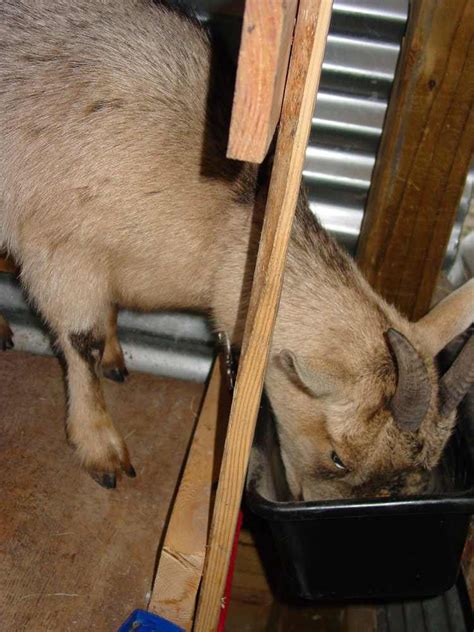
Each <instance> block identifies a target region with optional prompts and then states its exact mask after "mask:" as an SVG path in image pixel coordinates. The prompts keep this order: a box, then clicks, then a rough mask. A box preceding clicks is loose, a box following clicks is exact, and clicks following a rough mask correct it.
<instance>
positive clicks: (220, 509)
mask: <svg viewBox="0 0 474 632" xmlns="http://www.w3.org/2000/svg"><path fill="white" fill-rule="evenodd" d="M331 6H332V1H331V0H320V2H316V1H315V0H301V1H300V3H299V10H298V18H297V23H296V29H295V41H294V45H293V50H292V54H291V59H290V67H289V73H288V81H287V85H286V88H285V96H284V101H283V110H282V117H281V122H280V129H279V134H278V142H277V147H276V152H275V161H274V166H273V171H272V177H271V181H270V188H269V193H268V200H267V207H266V216H265V221H264V225H263V229H262V236H261V240H260V248H259V253H258V258H257V264H256V269H255V277H254V282H253V287H252V292H251V299H250V307H249V314H248V316H247V323H246V328H245V334H244V342H243V346H242V355H241V359H240V364H239V372H238V375H237V381H236V386H235V392H234V399H233V402H232V409H231V414H230V420H229V428H228V432H227V439H226V444H225V449H224V457H223V462H222V468H221V474H220V478H219V486H218V489H217V496H216V506H215V510H214V515H213V520H212V527H211V535H210V539H209V553H208V557H207V559H206V567H205V572H204V578H203V585H202V589H201V593H200V597H199V603H198V612H197V620H196V630H197V632H203V631H206V632H211V631H212V632H214V631H215V628H216V622H217V620H218V617H219V610H220V607H221V598H222V595H223V593H224V584H225V578H226V573H227V568H228V562H229V556H230V552H231V548H232V542H233V537H234V531H235V526H236V522H237V516H238V512H239V506H240V500H241V496H242V491H243V486H244V479H245V473H246V470H247V463H248V458H249V454H250V448H251V443H252V438H253V434H254V429H255V421H256V417H257V412H258V407H259V402H260V397H261V393H262V387H263V379H264V375H265V369H266V364H267V358H268V350H269V345H270V341H271V336H272V331H273V325H274V322H275V317H276V311H277V307H278V301H279V298H280V292H281V286H282V277H283V269H284V265H285V259H286V251H287V246H288V241H289V237H290V232H291V225H292V222H293V216H294V212H295V207H296V202H297V198H298V193H299V187H300V182H301V173H302V168H303V161H304V155H305V149H306V145H307V142H308V136H309V131H310V127H311V116H312V113H313V108H314V101H315V95H316V91H317V87H318V83H319V77H320V73H321V66H322V60H323V55H324V49H325V43H326V36H327V31H328V28H329V20H330V17H331Z"/></svg>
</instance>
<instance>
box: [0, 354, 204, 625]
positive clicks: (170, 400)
mask: <svg viewBox="0 0 474 632" xmlns="http://www.w3.org/2000/svg"><path fill="white" fill-rule="evenodd" d="M202 391H203V387H202V385H198V384H192V383H186V382H178V381H176V380H167V379H160V378H157V377H154V376H149V375H143V374H141V375H140V374H132V375H131V376H130V378H129V381H127V382H126V383H125V384H123V385H118V384H114V383H111V382H106V383H105V392H106V399H107V401H108V404H109V407H110V410H111V413H112V415H113V418H114V420H115V422H116V424H117V427H118V428H119V429H120V430H121V431H122V433H123V435H124V436H125V437H126V440H127V443H128V446H129V448H130V451H131V454H132V457H133V463H134V465H135V468H136V470H137V478H136V479H134V480H131V479H127V478H124V479H123V480H121V481H120V482H119V485H118V488H117V489H116V490H105V489H103V488H101V487H99V486H98V485H97V484H96V483H94V481H93V480H92V479H91V478H90V477H89V476H88V475H87V474H85V473H84V472H83V471H81V470H80V469H79V467H78V465H77V463H76V462H75V461H74V458H73V455H72V452H71V450H70V449H69V448H68V446H67V443H66V439H65V433H64V426H63V423H64V415H65V397H64V385H63V376H62V371H61V369H60V366H59V363H58V361H57V360H56V359H54V358H44V357H35V356H31V355H28V354H23V353H20V352H7V353H2V354H0V456H1V462H2V467H1V468H0V489H1V494H0V551H1V555H0V629H1V630H2V631H5V632H7V631H9V630H18V631H20V630H31V631H35V632H36V631H38V632H42V631H47V630H51V631H55V632H56V631H58V632H62V631H68V632H69V631H73V630H74V631H77V632H91V631H92V630H94V631H97V632H109V631H110V632H112V631H115V630H117V629H118V627H119V624H120V623H122V622H123V621H124V620H125V618H126V616H127V615H128V614H130V612H131V611H132V610H133V609H134V608H146V606H147V602H148V598H149V592H150V590H151V585H152V580H153V572H154V566H155V558H156V552H157V548H158V544H159V540H160V536H161V533H162V530H163V527H164V521H165V519H166V515H167V512H168V509H169V505H170V502H171V498H172V495H173V492H174V488H175V485H176V481H177V478H178V475H179V471H180V468H181V465H182V461H183V458H184V454H185V452H186V448H187V445H188V441H189V437H190V434H191V431H192V427H193V424H194V422H195V418H196V414H197V411H198V410H199V406H200V400H201V396H202Z"/></svg>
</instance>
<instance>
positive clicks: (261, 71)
mask: <svg viewBox="0 0 474 632" xmlns="http://www.w3.org/2000/svg"><path fill="white" fill-rule="evenodd" d="M297 6H298V0H265V1H264V2H262V0H246V3H245V12H244V21H243V26H242V38H241V42H240V51H239V65H238V68H237V78H236V84H235V92H234V105H233V108H232V119H231V124H230V133H229V145H228V148H227V157H228V158H235V159H237V160H246V161H248V162H257V163H260V162H262V160H263V159H264V158H265V156H266V153H267V151H268V146H269V145H270V142H271V140H272V138H273V134H274V132H275V127H276V124H277V122H278V119H279V118H280V112H281V103H282V99H283V89H284V87H285V79H286V73H287V69H288V59H289V56H290V48H291V42H292V37H293V28H294V23H295V15H296V7H297Z"/></svg>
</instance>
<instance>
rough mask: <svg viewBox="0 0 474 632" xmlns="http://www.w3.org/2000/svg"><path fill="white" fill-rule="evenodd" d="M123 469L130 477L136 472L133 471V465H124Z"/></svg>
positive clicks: (134, 475) (133, 476)
mask: <svg viewBox="0 0 474 632" xmlns="http://www.w3.org/2000/svg"><path fill="white" fill-rule="evenodd" d="M123 471H124V472H125V474H126V475H127V476H129V477H130V478H135V477H136V475H137V473H136V472H135V468H134V467H133V465H129V466H128V467H124V468H123Z"/></svg>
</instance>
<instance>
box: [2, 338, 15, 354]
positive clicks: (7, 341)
mask: <svg viewBox="0 0 474 632" xmlns="http://www.w3.org/2000/svg"><path fill="white" fill-rule="evenodd" d="M14 346H15V345H14V344H13V338H11V337H8V338H3V337H2V338H0V349H1V350H2V351H8V349H13V347H14Z"/></svg>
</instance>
